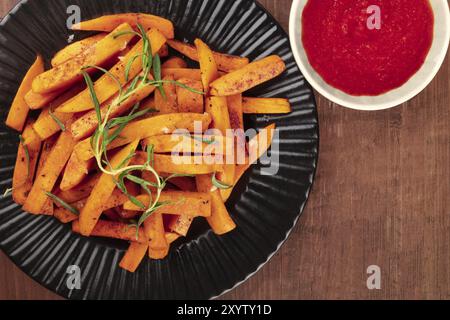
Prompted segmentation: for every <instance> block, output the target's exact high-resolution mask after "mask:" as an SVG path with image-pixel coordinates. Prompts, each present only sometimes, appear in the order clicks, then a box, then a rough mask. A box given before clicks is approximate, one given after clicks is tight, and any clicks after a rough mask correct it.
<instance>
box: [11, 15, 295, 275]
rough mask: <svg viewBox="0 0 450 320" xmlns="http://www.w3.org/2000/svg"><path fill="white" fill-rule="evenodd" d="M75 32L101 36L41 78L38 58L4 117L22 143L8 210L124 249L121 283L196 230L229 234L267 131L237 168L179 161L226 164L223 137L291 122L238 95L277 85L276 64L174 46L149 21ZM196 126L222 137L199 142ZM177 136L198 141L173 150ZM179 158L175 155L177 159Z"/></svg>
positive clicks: (111, 20)
mask: <svg viewBox="0 0 450 320" xmlns="http://www.w3.org/2000/svg"><path fill="white" fill-rule="evenodd" d="M73 29H74V30H79V31H98V32H100V33H99V34H97V35H94V36H91V37H88V38H86V39H84V40H81V41H78V42H75V43H72V44H70V45H68V46H67V47H65V48H63V49H62V50H60V51H59V52H58V53H57V54H56V55H55V56H54V57H53V59H52V60H51V68H50V69H49V70H45V65H44V64H45V63H44V60H43V58H42V57H41V56H39V55H38V56H37V59H36V61H35V63H34V64H33V65H32V66H31V68H30V69H29V71H28V72H27V74H26V75H25V78H24V79H23V81H22V83H21V85H20V88H19V90H18V93H17V95H16V97H15V99H14V102H13V104H12V106H11V109H10V112H9V115H8V118H7V121H6V123H7V125H8V126H9V127H10V128H12V129H15V130H17V131H18V132H20V145H19V150H18V154H17V162H16V166H15V171H14V178H13V185H12V188H11V189H10V190H9V193H10V194H12V197H13V199H14V201H15V202H16V203H17V204H19V205H21V206H23V209H24V210H25V211H27V212H29V213H31V214H35V215H49V216H54V217H55V218H56V219H58V220H59V221H61V222H62V223H72V229H73V231H74V232H76V233H79V234H81V235H83V236H87V237H90V236H92V237H107V238H114V239H121V240H125V241H129V242H130V247H129V249H128V251H127V253H126V254H125V256H124V257H123V260H122V261H121V263H120V266H121V267H122V268H124V269H126V270H128V271H130V272H134V271H135V270H136V269H137V268H138V266H139V265H140V263H141V261H142V260H143V258H144V257H145V256H146V255H149V256H150V258H152V259H164V258H165V257H166V256H167V255H168V253H169V249H170V245H171V244H172V243H173V242H174V241H176V240H177V239H179V238H180V237H184V236H186V235H187V234H188V232H189V229H190V226H191V224H192V222H193V220H194V219H195V218H198V217H200V218H206V219H207V221H208V223H209V224H210V226H211V228H212V230H213V231H214V232H215V233H216V234H218V235H223V234H226V233H228V232H230V231H232V230H234V229H235V228H236V225H235V223H234V222H233V219H232V218H231V216H230V214H229V213H228V211H227V208H226V206H225V203H226V201H227V200H228V198H229V197H230V195H231V193H232V191H233V187H234V186H235V185H236V183H237V182H238V181H239V180H240V178H241V177H242V176H243V174H244V173H245V172H246V171H247V170H248V169H249V168H250V166H251V165H252V164H253V163H254V162H255V161H257V160H258V159H257V158H258V157H260V156H262V155H263V154H265V153H266V151H267V149H268V148H269V147H270V145H271V143H272V134H270V132H272V130H274V129H275V126H274V125H271V126H269V127H268V128H267V129H268V131H269V134H268V135H264V136H263V135H261V134H259V135H257V136H256V137H254V138H253V139H252V140H250V141H249V142H247V141H246V142H244V143H245V144H246V145H245V146H244V147H245V148H246V150H247V152H249V150H250V149H251V148H254V147H255V146H256V147H258V146H260V145H263V146H265V147H262V148H259V149H258V150H257V151H256V154H257V157H256V158H251V157H250V156H249V153H248V154H247V157H246V161H245V163H237V162H236V163H229V161H228V162H226V163H225V164H224V163H223V162H222V163H205V162H204V161H203V162H202V161H197V160H199V157H202V156H204V155H206V154H198V153H194V152H191V153H190V154H187V155H186V151H187V150H206V149H208V147H209V146H210V144H211V143H214V144H217V143H219V144H221V145H224V146H225V147H224V148H219V149H218V150H225V151H224V152H220V151H217V152H215V154H214V157H222V158H224V157H225V156H226V154H227V152H228V151H229V149H230V148H227V147H226V145H227V144H228V143H229V142H230V141H229V139H228V138H227V137H226V135H225V132H226V131H227V130H235V131H236V130H242V132H243V130H244V129H245V128H244V120H243V117H244V114H281V113H289V112H291V107H290V104H289V102H288V101H287V100H286V99H278V98H253V97H243V95H242V94H243V93H244V92H246V91H247V90H249V89H251V88H253V87H255V86H257V85H260V84H262V83H264V82H266V81H269V80H271V79H273V78H275V77H277V76H278V75H280V74H281V73H283V72H284V70H285V64H284V62H283V60H282V59H281V58H280V57H278V56H270V57H267V58H264V59H262V60H260V61H255V62H250V61H249V60H248V59H247V58H242V57H238V56H231V55H226V54H222V53H218V52H213V51H212V50H211V49H210V48H209V47H208V46H207V45H206V44H205V43H204V42H202V41H201V40H200V39H197V40H195V44H194V45H190V44H187V43H184V42H180V41H177V40H175V39H174V38H175V36H174V34H175V33H174V26H173V24H172V22H171V21H169V20H167V19H164V18H161V17H157V16H153V15H149V14H141V13H139V14H136V13H126V14H118V15H110V16H102V17H100V18H97V19H94V20H90V21H84V22H81V23H79V24H77V25H74V26H73ZM170 52H174V53H175V52H178V56H182V57H183V58H180V57H178V56H171V55H170ZM187 59H189V60H192V61H196V62H198V63H199V68H198V69H192V68H188V63H187ZM198 124H201V127H202V132H203V133H204V132H205V131H206V130H208V129H211V128H214V129H217V130H218V131H217V132H219V133H220V132H221V133H223V134H215V135H208V136H206V135H205V136H203V135H201V134H200V135H198V132H197V133H196V131H195V130H196V127H198ZM180 129H182V130H185V131H186V132H188V133H189V132H190V133H195V134H196V135H193V136H190V137H189V138H188V139H187V140H186V136H182V135H179V136H178V137H179V138H180V140H177V139H176V138H174V133H176V132H177V131H178V130H180ZM175 137H176V136H175ZM182 139H183V140H182ZM261 139H264V140H265V141H264V142H265V143H262V144H261V143H260V142H261V141H260V140H261ZM181 140H182V141H183V142H181ZM180 146H181V151H184V152H185V153H184V155H178V156H174V155H173V151H174V148H176V147H177V148H180ZM198 148H200V149H198ZM212 153H214V152H212ZM177 157H178V158H177Z"/></svg>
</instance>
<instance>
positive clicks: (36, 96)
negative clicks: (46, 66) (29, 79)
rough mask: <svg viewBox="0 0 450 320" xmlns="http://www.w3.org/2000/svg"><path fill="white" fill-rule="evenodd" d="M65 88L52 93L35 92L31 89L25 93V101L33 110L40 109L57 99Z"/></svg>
mask: <svg viewBox="0 0 450 320" xmlns="http://www.w3.org/2000/svg"><path fill="white" fill-rule="evenodd" d="M63 93H64V90H58V91H54V92H50V93H43V94H41V93H35V92H33V90H31V89H30V91H28V93H27V94H26V95H25V102H26V103H27V105H28V106H29V107H30V109H31V110H39V109H42V108H44V107H46V106H47V105H48V104H49V103H50V102H52V101H53V100H55V99H56V98H57V97H59V96H60V95H61V94H63Z"/></svg>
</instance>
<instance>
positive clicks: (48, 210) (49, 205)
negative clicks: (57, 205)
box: [36, 135, 59, 216]
mask: <svg viewBox="0 0 450 320" xmlns="http://www.w3.org/2000/svg"><path fill="white" fill-rule="evenodd" d="M58 138H59V135H55V136H53V137H51V138H49V139H47V140H45V142H44V143H43V145H42V150H41V156H40V157H39V163H38V166H37V170H36V177H38V176H39V175H40V174H41V172H42V169H43V168H44V165H45V164H46V163H47V160H48V157H49V156H50V153H51V152H52V150H53V147H54V146H55V144H56V141H58ZM53 213H54V208H53V201H52V199H50V198H48V199H47V200H46V201H45V204H44V207H43V209H42V214H43V215H47V216H52V215H53Z"/></svg>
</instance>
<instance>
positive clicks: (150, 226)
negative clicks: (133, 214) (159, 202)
mask: <svg viewBox="0 0 450 320" xmlns="http://www.w3.org/2000/svg"><path fill="white" fill-rule="evenodd" d="M144 230H145V235H146V236H147V238H149V239H150V244H149V248H150V249H151V250H155V251H163V250H167V251H168V249H169V244H168V243H167V239H166V231H165V229H164V221H163V216H162V214H161V213H156V212H155V213H154V214H152V215H151V216H150V217H149V218H148V219H147V220H145V222H144Z"/></svg>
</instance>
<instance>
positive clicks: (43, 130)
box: [33, 84, 85, 140]
mask: <svg viewBox="0 0 450 320" xmlns="http://www.w3.org/2000/svg"><path fill="white" fill-rule="evenodd" d="M84 87H85V86H84V85H82V84H80V85H77V86H75V87H74V88H72V89H70V90H69V91H67V92H66V93H64V94H63V95H61V96H59V97H58V98H56V99H55V100H54V101H53V102H51V103H50V104H49V106H48V107H47V108H45V109H44V110H42V112H41V114H40V115H39V117H38V119H37V120H36V122H35V123H34V125H33V129H34V131H36V133H37V134H38V135H39V137H40V138H41V139H42V140H46V139H48V138H50V137H51V136H53V135H54V134H56V133H58V132H59V131H61V130H62V129H63V128H64V129H68V128H67V125H68V124H69V122H70V120H71V119H72V118H73V115H72V114H70V113H61V112H57V111H54V110H55V109H57V108H58V107H59V106H60V105H61V104H62V103H64V102H66V101H68V100H69V99H71V98H72V97H73V96H75V95H76V94H78V93H80V92H81V91H82V90H84ZM58 122H59V123H58Z"/></svg>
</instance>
